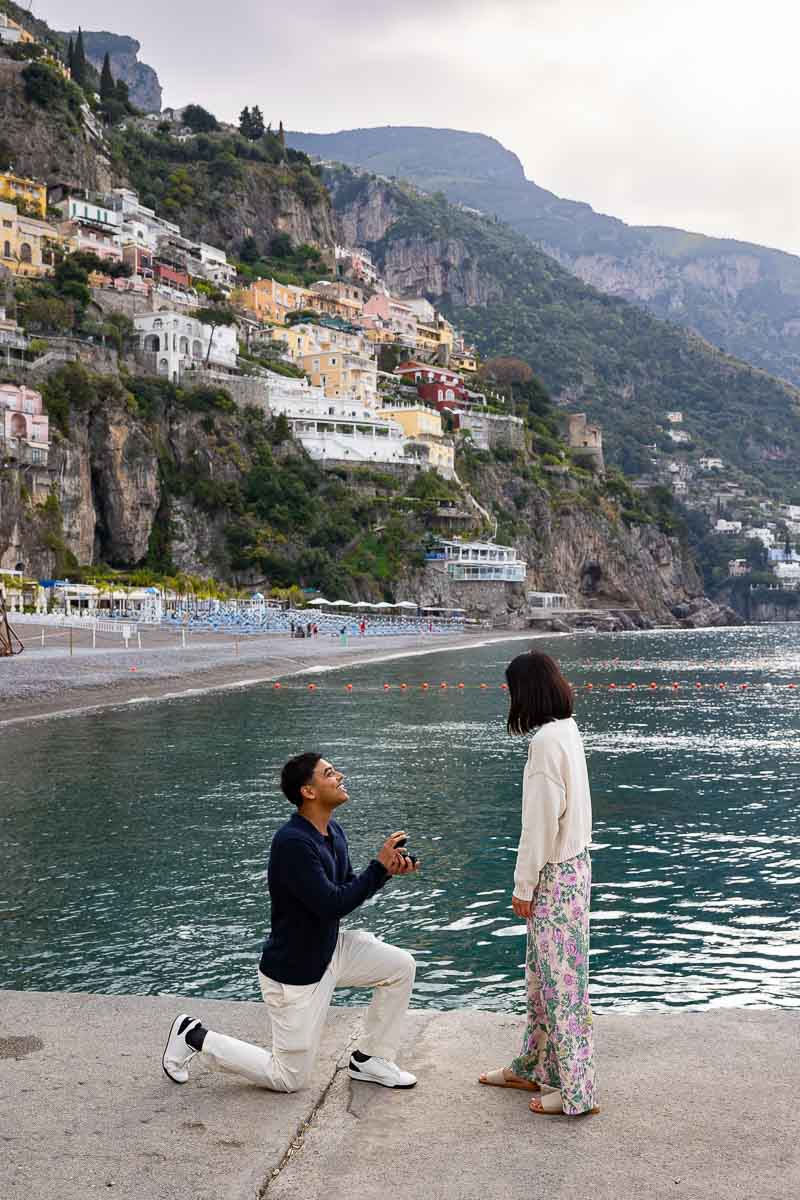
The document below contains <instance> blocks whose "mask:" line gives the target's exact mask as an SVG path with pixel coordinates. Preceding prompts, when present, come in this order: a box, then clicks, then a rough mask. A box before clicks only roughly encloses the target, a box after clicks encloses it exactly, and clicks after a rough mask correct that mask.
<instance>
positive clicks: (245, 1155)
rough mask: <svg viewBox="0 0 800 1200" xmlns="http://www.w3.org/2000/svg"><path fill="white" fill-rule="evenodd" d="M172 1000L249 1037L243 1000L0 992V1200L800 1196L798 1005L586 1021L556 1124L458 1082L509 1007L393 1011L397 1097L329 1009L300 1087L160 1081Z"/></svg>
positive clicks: (253, 1009)
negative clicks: (397, 1030) (593, 1043)
mask: <svg viewBox="0 0 800 1200" xmlns="http://www.w3.org/2000/svg"><path fill="white" fill-rule="evenodd" d="M181 1009H185V1010H186V1011H188V1012H196V1013H197V1014H198V1015H201V1016H202V1017H203V1018H204V1019H205V1020H206V1022H207V1023H208V1024H209V1025H211V1026H213V1027H215V1028H218V1029H220V1030H221V1031H223V1032H227V1033H230V1034H232V1035H234V1036H239V1037H243V1038H246V1039H249V1040H253V1041H257V1042H259V1043H261V1044H265V1043H268V1037H269V1031H268V1027H267V1020H266V1013H265V1010H264V1008H263V1006H261V1005H260V1004H234V1003H225V1002H220V1001H206V1000H199V1001H198V1000H197V999H196V998H195V999H191V1000H185V999H183V1000H182V999H180V998H173V997H136V996H125V997H116V996H83V995H75V994H64V993H36V992H0V1097H2V1110H3V1125H2V1129H0V1134H2V1141H3V1154H2V1160H0V1195H2V1197H3V1200H40V1198H42V1200H44V1197H47V1198H48V1200H52V1197H54V1196H57V1197H58V1198H59V1200H72V1198H73V1197H75V1198H76V1200H77V1198H78V1197H80V1198H81V1200H84V1198H86V1197H94V1196H100V1195H103V1196H108V1195H111V1196H116V1197H117V1198H118V1200H120V1198H123V1197H124V1198H125V1200H162V1198H163V1200H245V1198H247V1200H255V1198H256V1197H265V1196H266V1197H267V1200H290V1198H291V1200H298V1198H301V1197H302V1200H323V1198H325V1200H340V1198H343V1197H347V1196H357V1197H358V1198H359V1200H386V1197H388V1196H391V1197H392V1198H397V1200H412V1198H413V1200H419V1198H421V1197H425V1198H426V1200H440V1198H441V1200H454V1198H458V1200H462V1198H463V1200H495V1198H500V1197H503V1198H505V1197H508V1196H521V1197H522V1196H525V1197H540V1196H541V1197H545V1196H546V1197H547V1200H561V1198H563V1200H567V1198H569V1200H588V1198H590V1197H591V1200H663V1198H666V1197H676V1198H680V1200H745V1198H747V1197H750V1196H757V1197H758V1198H759V1200H785V1198H789V1197H794V1196H797V1195H800V1151H799V1150H798V1143H799V1142H800V1139H798V1137H797V1096H798V1094H799V1093H800V1012H794V1011H788V1010H787V1011H776V1010H752V1009H751V1010H723V1009H716V1010H712V1011H709V1012H703V1013H680V1012H676V1013H670V1014H664V1015H662V1014H646V1015H635V1016H605V1017H599V1018H598V1019H597V1040H598V1066H599V1078H600V1087H601V1097H600V1100H601V1104H602V1106H603V1112H602V1113H601V1114H600V1115H599V1116H596V1117H587V1118H583V1119H581V1120H574V1121H569V1120H566V1119H564V1118H546V1117H534V1116H533V1115H532V1114H530V1113H528V1111H527V1100H528V1097H527V1095H526V1094H525V1093H524V1092H515V1091H502V1090H500V1089H491V1088H483V1087H480V1086H479V1085H478V1084H477V1082H476V1077H477V1074H478V1072H479V1071H480V1070H482V1069H484V1068H486V1067H494V1066H499V1065H503V1064H505V1063H507V1062H508V1061H509V1059H510V1058H511V1056H512V1055H513V1053H514V1052H515V1050H516V1048H517V1043H518V1040H519V1037H520V1033H521V1027H522V1022H521V1020H520V1019H519V1018H517V1017H509V1016H504V1015H499V1014H494V1013H485V1012H475V1011H463V1012H446V1013H440V1012H431V1011H416V1012H413V1013H411V1014H410V1016H409V1025H408V1038H407V1043H406V1045H407V1048H406V1050H405V1052H404V1053H403V1054H402V1055H401V1056H400V1058H401V1062H402V1063H403V1064H404V1065H407V1066H409V1067H410V1068H411V1069H412V1070H414V1071H415V1072H416V1073H417V1074H418V1075H419V1078H420V1083H419V1086H418V1087H417V1088H416V1089H414V1090H413V1091H411V1092H405V1093H397V1092H388V1091H384V1090H383V1089H380V1088H377V1087H374V1086H373V1085H369V1084H360V1083H352V1082H351V1081H350V1080H349V1079H348V1077H347V1075H346V1072H345V1071H344V1070H343V1069H342V1067H343V1065H344V1064H345V1063H346V1053H347V1051H348V1049H349V1047H350V1046H351V1045H352V1044H353V1040H354V1038H355V1036H356V1034H357V1026H358V1022H359V1020H360V1014H359V1011H358V1010H356V1009H352V1008H334V1009H332V1010H331V1013H330V1016H329V1020H328V1024H327V1028H326V1034H325V1038H324V1041H323V1047H322V1053H321V1055H320V1060H319V1063H318V1066H317V1071H316V1073H315V1077H314V1080H313V1085H312V1087H311V1088H310V1089H309V1090H308V1091H306V1092H301V1093H297V1094H296V1095H293V1096H286V1095H276V1094H273V1093H270V1092H266V1091H262V1090H260V1089H258V1088H255V1087H253V1086H252V1085H250V1084H247V1083H244V1082H241V1081H239V1080H237V1079H236V1078H235V1077H233V1076H225V1075H221V1074H217V1073H213V1072H209V1071H206V1070H204V1069H203V1068H202V1067H197V1066H195V1067H194V1069H193V1073H192V1078H191V1080H190V1082H189V1084H187V1085H186V1086H184V1087H176V1086H175V1085H174V1084H171V1083H170V1082H169V1081H168V1080H167V1079H166V1078H165V1076H164V1075H163V1074H162V1072H161V1069H160V1055H161V1052H162V1049H163V1042H164V1038H165V1036H166V1029H167V1027H168V1024H169V1021H170V1020H171V1018H172V1016H173V1015H174V1014H175V1013H176V1012H178V1011H180V1010H181ZM309 1118H313V1119H311V1122H310V1124H307V1122H308V1121H309Z"/></svg>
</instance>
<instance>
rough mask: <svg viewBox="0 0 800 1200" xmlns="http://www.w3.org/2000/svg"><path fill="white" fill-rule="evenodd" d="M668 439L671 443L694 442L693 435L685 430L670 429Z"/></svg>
mask: <svg viewBox="0 0 800 1200" xmlns="http://www.w3.org/2000/svg"><path fill="white" fill-rule="evenodd" d="M668 437H669V439H670V441H671V442H690V441H691V440H692V436H691V434H689V433H687V432H686V431H685V430H684V429H670V431H669V434H668Z"/></svg>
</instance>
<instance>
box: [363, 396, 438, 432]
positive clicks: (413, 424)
mask: <svg viewBox="0 0 800 1200" xmlns="http://www.w3.org/2000/svg"><path fill="white" fill-rule="evenodd" d="M378 416H379V417H387V418H388V419H389V420H390V421H397V424H398V425H402V426H403V433H404V434H405V435H406V437H409V438H419V437H439V438H440V437H442V436H443V435H444V430H443V429H442V417H441V414H440V413H438V412H437V411H436V409H435V408H426V407H425V405H424V404H409V405H404V404H403V405H401V404H398V405H396V406H395V405H393V404H392V405H389V406H388V407H387V408H380V409H378Z"/></svg>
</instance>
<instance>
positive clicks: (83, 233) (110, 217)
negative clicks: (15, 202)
mask: <svg viewBox="0 0 800 1200" xmlns="http://www.w3.org/2000/svg"><path fill="white" fill-rule="evenodd" d="M55 206H56V207H57V208H59V209H60V210H61V215H62V217H63V220H62V221H61V223H60V225H59V230H60V232H61V234H62V236H63V237H64V238H65V239H66V240H67V241H68V242H69V243H70V245H71V247H72V249H73V250H81V251H86V252H88V253H92V254H96V255H97V256H98V257H99V258H105V259H108V260H109V261H112V262H122V244H121V241H120V229H121V225H122V219H121V217H120V214H119V213H118V212H116V211H115V210H114V209H113V208H110V207H109V206H108V205H107V204H106V203H105V200H104V199H103V198H102V197H98V198H95V199H93V198H91V197H90V196H89V195H88V193H86V192H76V193H74V194H71V195H67V196H65V197H64V198H63V199H62V200H60V201H57V202H56V205H55Z"/></svg>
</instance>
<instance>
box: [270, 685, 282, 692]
mask: <svg viewBox="0 0 800 1200" xmlns="http://www.w3.org/2000/svg"><path fill="white" fill-rule="evenodd" d="M272 686H273V687H274V689H275V691H276V692H277V690H278V688H279V687H280V686H281V685H280V684H279V683H273V685H272Z"/></svg>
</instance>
